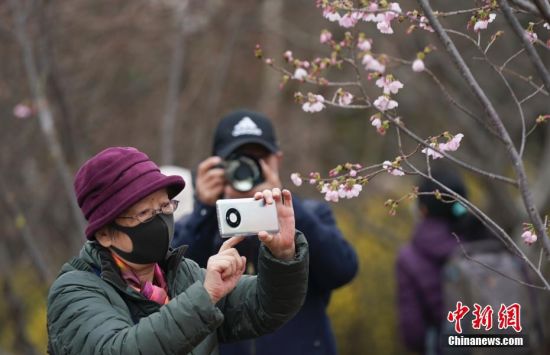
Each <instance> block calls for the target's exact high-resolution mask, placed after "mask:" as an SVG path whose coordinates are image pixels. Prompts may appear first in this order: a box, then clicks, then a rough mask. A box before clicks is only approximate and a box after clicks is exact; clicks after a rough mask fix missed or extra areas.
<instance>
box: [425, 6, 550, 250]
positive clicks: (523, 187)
mask: <svg viewBox="0 0 550 355" xmlns="http://www.w3.org/2000/svg"><path fill="white" fill-rule="evenodd" d="M417 1H418V3H419V5H420V7H421V8H422V10H423V11H424V14H425V15H426V17H427V18H428V20H429V21H430V24H431V26H432V28H433V29H434V30H435V33H436V34H437V36H438V37H439V39H440V40H441V41H442V42H443V45H444V46H445V49H446V50H447V52H448V53H449V54H450V56H451V58H452V60H453V62H454V63H455V65H456V66H457V68H458V69H459V71H460V73H461V75H462V76H463V78H464V80H465V81H466V82H467V83H468V85H469V86H470V88H471V89H472V91H473V93H474V94H475V95H476V97H477V98H478V100H479V101H480V103H481V104H482V106H483V107H484V109H485V111H486V113H487V117H488V119H489V120H490V122H491V123H492V125H493V126H494V127H495V128H496V130H497V132H498V133H499V135H501V137H502V139H503V140H504V142H505V146H506V151H507V153H508V155H509V156H510V159H511V161H512V163H513V167H514V170H515V172H516V175H517V179H518V185H519V190H520V193H521V196H522V199H523V203H524V206H525V209H526V210H527V212H528V214H529V217H530V219H531V221H532V222H533V225H534V226H535V230H536V233H537V235H539V236H540V237H541V239H542V243H543V245H544V248H545V249H546V251H547V253H548V254H550V239H549V238H548V235H547V233H546V228H545V227H544V225H543V223H542V219H541V217H540V214H539V212H538V210H537V208H536V206H535V203H534V199H533V195H532V192H531V190H530V189H529V186H528V183H527V175H526V174H525V169H524V167H523V161H522V160H521V158H520V156H519V154H518V152H517V151H516V149H515V147H514V145H513V142H512V139H511V138H510V135H509V134H508V131H507V130H506V128H505V127H504V124H503V122H502V120H501V119H500V116H499V115H498V113H497V112H496V110H495V108H494V107H493V105H492V103H491V102H490V100H489V98H488V97H487V95H486V94H485V92H484V91H483V89H482V88H481V87H480V86H479V84H478V82H477V80H476V79H475V77H474V76H473V74H472V72H471V71H470V69H469V68H468V66H467V65H466V63H465V62H464V59H463V58H462V56H461V55H460V53H459V52H458V49H457V48H456V46H455V45H454V43H453V41H452V40H451V39H450V37H449V35H448V34H447V33H446V32H445V30H444V29H443V26H442V25H441V23H440V22H439V20H438V19H437V17H436V16H435V15H434V13H433V10H432V8H431V6H430V4H429V2H428V0H417ZM500 2H505V0H500ZM506 5H508V4H507V3H506ZM508 10H509V11H510V8H509V6H508Z"/></svg>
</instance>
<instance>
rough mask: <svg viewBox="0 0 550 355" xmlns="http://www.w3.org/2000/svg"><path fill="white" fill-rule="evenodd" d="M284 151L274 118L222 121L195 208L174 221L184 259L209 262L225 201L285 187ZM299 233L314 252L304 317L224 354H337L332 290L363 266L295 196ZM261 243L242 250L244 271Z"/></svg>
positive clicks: (251, 115)
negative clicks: (282, 174)
mask: <svg viewBox="0 0 550 355" xmlns="http://www.w3.org/2000/svg"><path fill="white" fill-rule="evenodd" d="M282 158H283V154H282V152H281V151H280V149H279V145H278V143H277V139H276V136H275V131H274V129H273V126H272V124H271V122H270V120H269V119H268V118H267V117H265V116H263V115H262V114H260V113H257V112H253V111H248V110H239V111H235V112H232V113H230V114H228V115H227V116H225V117H223V118H222V120H221V121H220V122H219V124H218V126H217V128H216V131H215V133H214V142H213V156H211V157H209V158H207V159H205V160H204V161H203V162H202V163H200V164H199V166H198V169H197V172H196V178H195V207H194V209H193V212H192V214H190V215H188V216H186V217H184V218H182V220H181V221H180V222H179V223H178V224H176V234H175V237H174V245H176V246H179V245H188V246H189V248H188V251H187V254H186V256H187V257H189V258H191V259H193V260H195V261H197V263H198V264H199V265H205V264H206V262H207V260H208V257H209V256H210V255H212V254H214V253H215V251H216V250H217V248H219V245H221V243H222V241H223V240H222V238H221V237H220V235H219V231H218V223H217V218H216V208H215V203H216V201H217V200H218V199H220V198H243V197H252V196H254V193H256V192H257V191H262V190H263V189H272V188H280V187H281V185H282V184H281V180H280V178H279V167H280V164H281V161H282ZM292 202H293V206H294V211H295V218H296V228H297V229H298V230H300V231H302V232H303V233H304V235H305V236H306V239H307V240H308V244H309V248H310V270H309V283H308V293H307V296H306V301H305V303H304V306H303V307H302V309H301V310H300V312H299V313H298V314H297V315H296V316H295V317H294V318H293V319H292V320H290V321H289V322H288V323H287V324H285V325H284V326H283V327H281V328H280V329H279V330H277V331H276V332H274V333H272V334H269V335H267V336H263V337H260V338H257V339H255V340H251V341H247V342H239V343H235V344H222V345H221V346H220V353H221V354H222V355H230V354H231V355H232V354H235V355H237V354H238V355H247V354H259V355H265V354H277V355H279V354H291V355H292V354H296V355H298V354H335V353H336V343H335V339H334V336H333V334H332V330H331V327H330V322H329V319H328V317H327V314H326V308H327V306H328V303H329V299H330V295H331V292H332V290H333V289H335V288H338V287H340V286H342V285H344V284H346V283H348V282H350V281H351V280H352V279H353V277H354V276H355V274H356V272H357V269H358V265H357V257H356V254H355V251H354V250H353V248H352V247H351V245H350V244H349V243H348V242H347V241H346V240H345V239H344V238H343V236H342V234H341V232H340V231H339V229H338V227H337V226H336V222H335V219H334V217H333V215H332V212H331V210H330V208H329V206H328V205H327V204H325V203H323V202H319V201H313V200H301V199H298V198H296V197H295V196H294V197H293V198H292ZM258 246H259V241H258V238H255V237H251V238H247V239H246V240H244V241H243V242H241V243H239V245H238V246H237V250H239V253H241V255H244V256H246V257H247V260H248V262H247V263H248V265H247V272H248V273H251V274H254V273H255V272H256V270H257V263H258Z"/></svg>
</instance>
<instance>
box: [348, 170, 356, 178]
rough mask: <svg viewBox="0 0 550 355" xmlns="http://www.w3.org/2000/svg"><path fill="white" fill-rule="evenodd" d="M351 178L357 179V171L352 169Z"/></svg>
mask: <svg viewBox="0 0 550 355" xmlns="http://www.w3.org/2000/svg"><path fill="white" fill-rule="evenodd" d="M349 176H351V177H356V176H357V170H353V169H351V170H350V171H349Z"/></svg>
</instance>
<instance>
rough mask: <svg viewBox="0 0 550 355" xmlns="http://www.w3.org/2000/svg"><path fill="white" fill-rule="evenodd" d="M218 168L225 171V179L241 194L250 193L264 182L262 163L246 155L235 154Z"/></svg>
mask: <svg viewBox="0 0 550 355" xmlns="http://www.w3.org/2000/svg"><path fill="white" fill-rule="evenodd" d="M217 167H219V168H223V169H224V170H225V179H226V180H227V181H228V182H229V184H230V185H231V186H232V187H233V189H235V191H239V192H248V191H250V190H252V189H253V188H254V187H255V186H257V185H259V184H260V183H262V182H264V180H265V179H264V175H263V173H262V166H261V165H260V161H259V160H258V159H256V158H254V157H251V156H249V155H246V154H239V153H233V154H231V155H230V156H228V157H227V159H225V161H224V162H223V163H221V164H219V165H218V166H217Z"/></svg>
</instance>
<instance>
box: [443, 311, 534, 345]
mask: <svg viewBox="0 0 550 355" xmlns="http://www.w3.org/2000/svg"><path fill="white" fill-rule="evenodd" d="M470 310H471V309H470V307H468V306H467V305H464V304H463V303H462V302H460V301H459V302H457V303H456V308H455V310H453V311H450V312H449V313H448V315H447V321H448V322H449V323H454V334H446V335H444V338H443V339H442V341H443V342H444V344H443V345H444V346H446V347H500V346H502V347H524V346H527V337H526V336H524V335H522V334H518V333H521V331H522V326H521V305H519V304H518V303H514V304H511V305H509V306H506V305H504V304H501V305H500V307H499V309H498V313H497V316H496V319H497V324H495V325H493V312H494V311H493V308H492V307H491V306H490V305H487V306H485V307H482V306H480V305H479V304H477V303H474V307H473V309H472V312H471V315H472V316H473V320H472V321H471V328H469V330H472V331H477V332H479V331H485V332H487V334H462V330H463V329H462V325H461V321H462V320H463V318H464V317H465V316H466V315H467V314H468V313H469V312H470ZM493 326H494V328H495V329H496V328H498V329H499V332H502V331H506V330H508V329H510V330H511V331H513V332H512V333H511V334H494V333H493V334H491V333H490V331H491V329H493Z"/></svg>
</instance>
